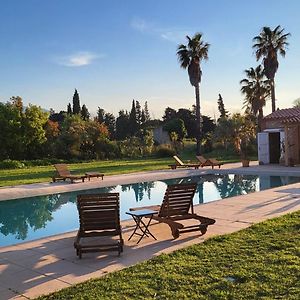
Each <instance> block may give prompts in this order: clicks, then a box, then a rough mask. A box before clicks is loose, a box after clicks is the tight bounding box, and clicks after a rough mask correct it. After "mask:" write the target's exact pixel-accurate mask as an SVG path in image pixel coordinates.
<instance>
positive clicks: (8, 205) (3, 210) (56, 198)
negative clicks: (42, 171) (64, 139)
mask: <svg viewBox="0 0 300 300" xmlns="http://www.w3.org/2000/svg"><path fill="white" fill-rule="evenodd" d="M114 188H115V187H108V188H103V189H101V192H102V193H108V192H110V191H111V190H113V189H114ZM97 192H98V193H99V189H98V190H89V191H81V192H80V193H78V194H88V193H97ZM76 198H77V196H76V194H74V193H64V194H54V195H47V196H39V197H33V198H26V199H17V200H7V201H0V233H1V234H3V235H4V236H7V235H9V234H11V235H14V236H15V238H16V239H18V240H25V239H26V238H27V236H28V231H29V229H30V228H31V229H33V230H34V231H36V230H38V229H41V228H45V227H46V225H47V222H50V221H52V220H53V217H52V214H53V212H55V211H57V210H59V209H60V208H61V207H62V206H63V205H64V204H67V203H76Z"/></svg>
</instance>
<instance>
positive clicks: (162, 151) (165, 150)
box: [155, 145, 176, 157]
mask: <svg viewBox="0 0 300 300" xmlns="http://www.w3.org/2000/svg"><path fill="white" fill-rule="evenodd" d="M175 154H176V152H175V150H174V149H172V148H171V147H170V146H169V145H160V146H158V147H157V148H156V151H155V155H156V156H158V157H170V156H173V155H175Z"/></svg>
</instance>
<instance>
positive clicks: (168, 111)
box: [162, 107, 176, 122]
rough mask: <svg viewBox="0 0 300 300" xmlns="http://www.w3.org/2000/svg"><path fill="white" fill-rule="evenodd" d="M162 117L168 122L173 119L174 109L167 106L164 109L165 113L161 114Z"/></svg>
mask: <svg viewBox="0 0 300 300" xmlns="http://www.w3.org/2000/svg"><path fill="white" fill-rule="evenodd" d="M162 118H163V120H164V122H168V121H170V120H172V119H175V118H176V110H175V109H173V108H171V107H167V108H166V109H165V114H164V115H163V117H162Z"/></svg>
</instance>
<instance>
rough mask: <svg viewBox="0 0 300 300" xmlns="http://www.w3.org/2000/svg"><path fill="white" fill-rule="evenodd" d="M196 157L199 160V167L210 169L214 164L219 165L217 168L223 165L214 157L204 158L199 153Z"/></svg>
mask: <svg viewBox="0 0 300 300" xmlns="http://www.w3.org/2000/svg"><path fill="white" fill-rule="evenodd" d="M196 158H197V159H198V160H199V162H200V164H201V167H206V166H208V167H211V168H212V169H213V168H214V167H216V166H218V167H219V169H220V168H221V166H222V165H223V163H221V162H220V161H218V160H216V159H215V158H209V159H207V158H205V157H204V156H201V155H197V156H196Z"/></svg>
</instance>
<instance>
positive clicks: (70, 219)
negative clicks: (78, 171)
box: [0, 174, 300, 246]
mask: <svg viewBox="0 0 300 300" xmlns="http://www.w3.org/2000/svg"><path fill="white" fill-rule="evenodd" d="M299 181H300V177H286V176H284V177H279V176H256V175H233V174H227V175H204V176H195V177H186V178H177V179H169V180H163V181H154V182H139V183H135V184H126V185H118V186H112V187H107V188H101V189H93V190H88V191H80V192H72V193H63V194H53V195H46V196H39V197H32V198H24V199H17V200H7V201H0V246H5V245H12V244H17V243H20V242H24V241H30V240H34V239H38V238H42V237H46V236H50V235H55V234H59V233H63V232H68V231H72V230H75V229H77V228H78V213H77V207H76V196H77V194H88V193H101V192H119V193H120V199H121V202H120V207H121V219H122V220H124V219H128V218H130V217H129V216H128V215H126V214H125V212H126V211H128V209H129V208H130V207H138V206H146V205H153V204H161V202H162V199H163V195H164V193H165V190H166V186H167V185H168V184H175V183H184V182H197V184H198V187H197V193H196V195H195V197H194V203H195V204H201V203H207V202H211V201H214V200H218V199H223V198H228V197H232V196H236V195H242V194H248V193H252V192H255V191H260V190H264V189H267V188H272V187H277V186H282V185H286V184H289V183H295V182H299Z"/></svg>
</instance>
